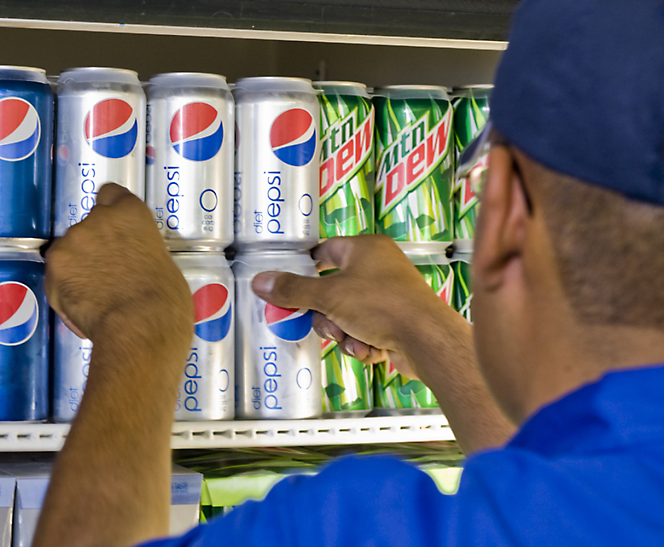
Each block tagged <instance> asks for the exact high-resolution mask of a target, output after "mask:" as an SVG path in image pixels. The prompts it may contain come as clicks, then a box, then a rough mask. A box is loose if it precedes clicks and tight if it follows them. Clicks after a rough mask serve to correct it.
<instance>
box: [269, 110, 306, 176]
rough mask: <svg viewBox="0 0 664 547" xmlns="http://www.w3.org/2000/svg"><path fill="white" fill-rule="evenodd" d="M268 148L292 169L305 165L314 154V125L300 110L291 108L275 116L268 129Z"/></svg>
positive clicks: (304, 111) (304, 112) (303, 111)
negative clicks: (292, 167)
mask: <svg viewBox="0 0 664 547" xmlns="http://www.w3.org/2000/svg"><path fill="white" fill-rule="evenodd" d="M270 146H272V151H273V152H274V154H275V156H277V157H278V158H279V159H280V160H281V161H283V162H284V163H287V164H288V165H292V166H294V167H302V166H303V165H307V163H309V162H310V161H311V160H312V158H313V157H314V154H315V152H316V125H315V124H314V118H313V116H312V115H311V114H310V113H309V112H307V111H306V110H304V109H302V108H291V109H290V110H286V112H284V113H283V114H280V115H279V116H277V119H276V120H274V122H272V128H271V129H270Z"/></svg>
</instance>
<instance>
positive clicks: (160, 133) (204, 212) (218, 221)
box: [146, 72, 235, 250]
mask: <svg viewBox="0 0 664 547" xmlns="http://www.w3.org/2000/svg"><path fill="white" fill-rule="evenodd" d="M147 94H148V106H147V136H146V138H147V148H146V160H147V172H146V177H147V186H146V198H147V204H148V207H150V209H151V210H152V213H153V215H154V217H155V221H156V223H157V227H158V228H159V231H160V232H161V234H162V235H163V237H164V239H165V240H166V244H167V245H168V247H169V248H170V249H172V250H193V249H197V248H200V247H210V246H212V247H216V248H219V249H224V248H225V247H227V246H228V245H230V244H231V243H233V171H234V161H235V159H234V153H235V144H234V141H235V104H234V102H233V97H232V95H231V92H230V89H229V88H228V84H227V83H226V79H225V78H224V77H223V76H219V75H216V74H200V73H192V72H177V73H170V74H159V75H157V76H154V77H152V78H151V79H150V84H149V85H148V88H147Z"/></svg>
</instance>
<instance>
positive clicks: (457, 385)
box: [401, 299, 516, 453]
mask: <svg viewBox="0 0 664 547" xmlns="http://www.w3.org/2000/svg"><path fill="white" fill-rule="evenodd" d="M416 312H417V314H418V316H419V317H420V318H422V317H425V318H426V321H421V320H418V321H415V320H414V321H412V322H410V324H411V328H409V329H407V330H406V331H405V332H404V333H403V336H402V338H401V347H402V353H403V354H404V355H405V356H406V358H407V359H408V360H409V361H410V363H411V366H412V367H413V368H414V370H416V371H417V373H418V376H419V377H420V379H421V380H422V381H423V382H424V383H425V384H427V386H429V388H431V390H432V391H433V392H434V394H435V395H436V398H437V399H438V403H439V404H440V406H441V409H442V411H443V413H444V414H445V416H446V417H447V419H448V420H449V422H450V426H451V427H452V430H453V431H454V434H455V436H456V438H457V441H458V442H459V444H460V445H461V447H462V449H463V450H464V452H466V453H470V452H475V451H477V450H482V449H485V448H491V447H495V446H501V445H503V444H504V443H505V442H506V441H507V440H508V439H509V438H510V437H511V436H512V435H513V434H514V432H515V430H516V428H515V426H514V424H512V423H511V422H509V420H508V419H507V418H506V417H505V415H504V414H503V413H502V411H501V410H500V408H499V407H498V405H497V403H496V401H495V399H494V397H493V396H492V394H491V393H490V391H489V388H488V387H487V384H486V382H485V380H484V378H483V376H482V373H481V371H480V369H479V367H478V365H477V359H476V357H475V348H474V344H473V339H472V326H471V325H470V324H469V323H468V322H467V321H466V320H465V319H464V318H463V317H461V316H460V315H459V314H457V313H456V312H453V311H452V310H451V309H450V308H449V307H448V306H447V305H446V304H445V303H444V302H443V301H442V300H439V299H436V300H433V299H431V301H430V306H429V308H428V309H422V308H419V309H418V310H416ZM414 319H415V318H414Z"/></svg>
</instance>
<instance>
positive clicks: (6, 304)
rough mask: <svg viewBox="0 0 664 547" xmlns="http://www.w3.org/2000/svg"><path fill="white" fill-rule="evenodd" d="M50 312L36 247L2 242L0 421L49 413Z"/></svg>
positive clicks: (42, 265)
mask: <svg viewBox="0 0 664 547" xmlns="http://www.w3.org/2000/svg"><path fill="white" fill-rule="evenodd" d="M48 316H49V308H48V304H47V302H46V293H45V292H44V262H43V260H42V258H41V256H40V255H39V252H38V251H37V249H21V248H13V249H11V248H7V247H3V248H0V421H12V422H14V421H37V420H44V419H46V418H47V417H48V385H49V376H48V375H49V317H48Z"/></svg>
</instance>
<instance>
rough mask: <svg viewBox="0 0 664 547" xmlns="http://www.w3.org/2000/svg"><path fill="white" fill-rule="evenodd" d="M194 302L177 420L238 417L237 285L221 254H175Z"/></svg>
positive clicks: (174, 257)
mask: <svg viewBox="0 0 664 547" xmlns="http://www.w3.org/2000/svg"><path fill="white" fill-rule="evenodd" d="M172 257H173V260H174V261H175V263H176V264H177V265H178V267H179V268H180V270H181V271H182V275H184V278H185V279H186V280H187V283H188V284H189V288H190V289H191V292H192V294H193V297H194V338H193V340H192V341H191V348H190V349H189V353H188V355H187V362H186V363H185V365H184V375H183V377H182V381H181V382H180V388H179V390H178V400H177V404H176V408H175V419H176V420H181V421H194V420H232V419H233V416H234V415H235V397H234V390H235V360H234V358H235V352H234V349H235V320H234V313H233V311H234V310H233V304H234V303H235V283H234V281H233V272H232V271H231V269H230V267H229V266H228V262H226V258H225V257H224V255H223V253H217V252H211V251H208V252H194V253H183V252H179V253H173V254H172Z"/></svg>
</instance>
